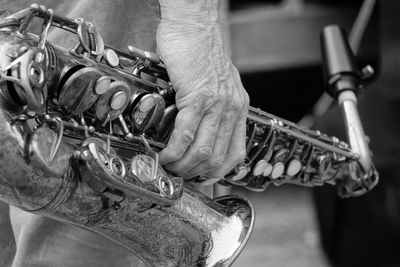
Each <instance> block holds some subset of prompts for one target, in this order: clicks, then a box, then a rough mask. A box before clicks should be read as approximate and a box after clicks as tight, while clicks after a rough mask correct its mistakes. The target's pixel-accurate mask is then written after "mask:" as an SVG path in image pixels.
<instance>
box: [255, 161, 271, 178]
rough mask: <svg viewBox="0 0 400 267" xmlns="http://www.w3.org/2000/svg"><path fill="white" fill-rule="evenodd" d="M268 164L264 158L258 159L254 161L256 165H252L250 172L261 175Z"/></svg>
mask: <svg viewBox="0 0 400 267" xmlns="http://www.w3.org/2000/svg"><path fill="white" fill-rule="evenodd" d="M268 165H270V164H269V163H268V161H266V160H265V159H262V160H260V161H258V162H257V163H256V165H254V168H253V172H252V173H253V175H254V176H260V175H262V174H263V173H264V171H266V169H267V168H268Z"/></svg>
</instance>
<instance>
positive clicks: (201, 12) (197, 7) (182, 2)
mask: <svg viewBox="0 0 400 267" xmlns="http://www.w3.org/2000/svg"><path fill="white" fill-rule="evenodd" d="M158 2H159V4H160V11H161V19H164V20H167V21H170V22H177V23H189V24H198V23H215V22H217V20H218V0H159V1H158Z"/></svg>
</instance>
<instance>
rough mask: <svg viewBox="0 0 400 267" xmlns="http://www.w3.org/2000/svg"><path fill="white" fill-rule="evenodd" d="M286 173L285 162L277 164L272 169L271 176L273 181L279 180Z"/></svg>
mask: <svg viewBox="0 0 400 267" xmlns="http://www.w3.org/2000/svg"><path fill="white" fill-rule="evenodd" d="M284 172H285V164H284V163H283V162H277V163H275V164H274V166H273V167H272V172H271V174H270V175H269V177H270V178H271V179H278V178H279V177H281V176H282V175H283V173H284Z"/></svg>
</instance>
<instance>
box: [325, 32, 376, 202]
mask: <svg viewBox="0 0 400 267" xmlns="http://www.w3.org/2000/svg"><path fill="white" fill-rule="evenodd" d="M321 51H322V58H323V67H324V74H325V81H326V85H327V86H326V90H327V92H328V93H329V94H330V95H331V96H333V97H334V98H336V99H337V101H338V103H339V106H340V109H341V111H342V114H343V119H344V123H345V128H346V132H347V139H348V143H349V145H350V149H351V151H352V152H353V153H354V154H355V155H356V156H357V159H356V162H355V163H356V165H357V166H356V167H355V168H354V167H353V168H350V173H349V176H350V177H349V178H350V179H348V181H349V182H348V183H347V185H344V186H343V188H347V189H348V190H345V191H347V192H351V194H350V193H342V194H341V193H340V192H339V194H341V195H343V196H355V195H361V194H363V193H365V192H367V191H369V190H370V189H372V188H373V187H374V186H375V185H376V184H377V182H378V173H377V171H376V170H375V167H374V165H373V162H372V157H371V152H370V149H369V145H368V140H367V137H366V135H365V133H364V129H363V125H362V123H361V120H360V115H359V112H358V108H357V96H356V94H357V93H358V92H359V91H360V89H362V88H363V79H364V78H365V77H369V76H371V75H373V70H372V68H371V67H370V66H367V67H365V68H364V69H363V71H360V70H359V68H358V66H357V64H356V58H355V56H354V54H353V52H352V50H351V48H350V45H349V43H348V40H347V37H346V34H345V32H344V30H343V29H342V28H340V27H338V26H337V25H330V26H327V27H325V28H324V30H323V31H322V34H321Z"/></svg>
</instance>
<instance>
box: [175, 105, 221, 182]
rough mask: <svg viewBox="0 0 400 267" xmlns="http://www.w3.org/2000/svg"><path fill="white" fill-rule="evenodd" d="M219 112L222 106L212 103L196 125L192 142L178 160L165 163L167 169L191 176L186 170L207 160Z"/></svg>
mask: <svg viewBox="0 0 400 267" xmlns="http://www.w3.org/2000/svg"><path fill="white" fill-rule="evenodd" d="M221 113H222V106H221V105H218V104H214V105H213V106H212V107H211V108H210V109H209V110H208V111H207V113H206V114H205V115H204V117H203V119H202V121H201V123H200V125H199V127H198V130H197V132H196V135H195V139H194V141H193V143H192V144H191V145H190V147H189V148H188V149H187V151H186V153H185V154H184V155H183V157H182V158H181V159H180V160H178V161H176V162H174V163H172V164H169V165H167V168H168V169H169V170H171V171H174V172H176V173H177V174H180V175H182V176H184V178H191V176H189V175H188V171H189V170H191V169H192V168H194V167H195V166H196V165H197V164H199V162H202V161H204V160H207V159H208V158H209V157H210V155H211V154H212V151H213V147H214V143H215V138H216V136H217V132H218V125H219V123H220V120H221Z"/></svg>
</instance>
